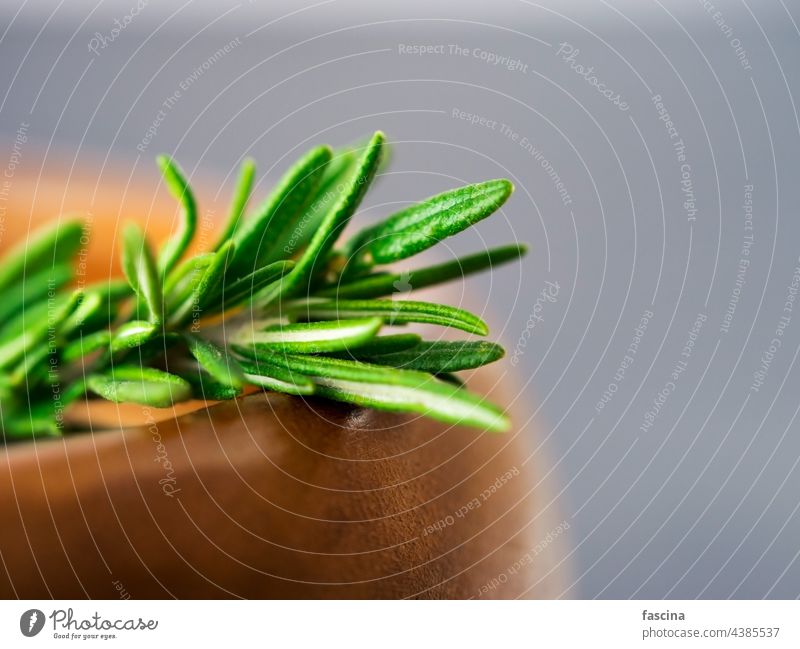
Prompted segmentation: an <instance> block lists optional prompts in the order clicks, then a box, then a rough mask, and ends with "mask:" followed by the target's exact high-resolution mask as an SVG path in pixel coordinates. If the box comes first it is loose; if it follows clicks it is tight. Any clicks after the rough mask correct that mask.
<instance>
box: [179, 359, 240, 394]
mask: <svg viewBox="0 0 800 649" xmlns="http://www.w3.org/2000/svg"><path fill="white" fill-rule="evenodd" d="M180 376H181V378H183V379H186V381H188V382H189V383H190V384H191V386H192V397H194V398H195V399H205V400H206V401H227V400H228V399H235V398H236V397H238V396H239V395H240V394H241V393H242V389H241V388H238V387H233V386H231V385H225V384H224V383H220V382H219V381H217V380H216V379H214V377H213V376H211V375H210V374H208V373H207V372H206V371H205V370H203V369H202V368H200V367H197V368H194V369H193V370H184V371H182V372H181V373H180Z"/></svg>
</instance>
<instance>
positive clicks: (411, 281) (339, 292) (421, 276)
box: [316, 244, 527, 298]
mask: <svg viewBox="0 0 800 649" xmlns="http://www.w3.org/2000/svg"><path fill="white" fill-rule="evenodd" d="M526 251H527V246H524V245H522V244H514V245H509V246H502V247H499V248H493V249H491V250H486V251H484V252H479V253H475V254H473V255H468V256H466V257H461V258H459V259H454V260H453V261H448V262H445V263H442V264H436V265H435V266H428V267H427V268H419V269H417V270H412V271H406V272H401V273H376V274H374V275H369V276H367V277H363V278H361V279H357V280H354V281H351V282H347V283H344V284H338V285H336V286H329V287H326V288H324V289H321V290H319V291H317V292H316V295H319V296H330V297H337V298H372V297H383V296H385V295H392V294H393V293H402V292H406V291H412V290H418V289H422V288H425V287H427V286H433V285H434V284H441V283H443V282H447V281H450V280H452V279H457V278H463V277H466V276H467V275H471V274H473V273H478V272H480V271H482V270H486V269H492V268H494V267H495V266H499V265H500V264H504V263H506V262H509V261H515V260H517V259H519V258H520V257H522V256H523V255H524V254H525V252H526Z"/></svg>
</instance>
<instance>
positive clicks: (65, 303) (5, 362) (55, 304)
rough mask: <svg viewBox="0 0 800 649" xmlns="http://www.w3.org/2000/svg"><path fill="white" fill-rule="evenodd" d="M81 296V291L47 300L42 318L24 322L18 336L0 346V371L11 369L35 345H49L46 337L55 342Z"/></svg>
mask: <svg viewBox="0 0 800 649" xmlns="http://www.w3.org/2000/svg"><path fill="white" fill-rule="evenodd" d="M82 296H83V293H82V292H81V291H74V292H73V293H72V294H71V295H60V296H58V297H57V298H54V299H53V300H47V301H46V302H45V303H44V306H45V309H44V312H43V313H42V317H38V318H36V319H34V320H31V321H30V322H26V323H25V327H24V329H23V330H22V331H21V333H20V334H19V335H18V336H15V337H13V338H11V339H9V340H7V341H5V342H3V343H2V344H0V369H2V368H9V367H11V366H12V365H14V364H15V363H16V362H17V361H18V360H19V359H20V358H22V357H23V356H24V355H25V354H26V353H28V352H29V351H30V350H32V349H33V348H34V347H36V346H37V345H48V344H50V342H49V341H48V336H50V337H51V338H52V340H53V341H55V340H57V339H58V334H59V328H60V327H61V325H62V324H63V322H64V321H65V320H66V319H67V317H68V316H69V315H70V314H71V313H72V312H73V311H74V310H75V308H76V307H77V306H78V304H79V303H80V301H81V299H82Z"/></svg>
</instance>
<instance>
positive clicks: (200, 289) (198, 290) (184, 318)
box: [169, 240, 236, 326]
mask: <svg viewBox="0 0 800 649" xmlns="http://www.w3.org/2000/svg"><path fill="white" fill-rule="evenodd" d="M235 245H236V244H235V243H234V242H233V240H228V241H226V242H225V243H223V244H222V246H220V248H219V250H217V252H215V253H214V258H213V259H212V260H211V262H210V263H209V264H208V266H207V267H206V269H205V271H204V272H203V273H202V275H201V276H200V279H199V281H198V282H197V283H196V284H195V285H194V287H193V288H192V292H191V294H190V295H189V297H188V298H186V300H185V301H184V302H183V303H182V304H181V305H180V306H178V307H177V308H176V309H175V312H174V313H173V314H172V315H171V316H170V318H169V324H170V325H172V326H180V325H182V324H184V323H186V322H188V321H189V320H190V319H191V318H197V319H199V318H200V317H201V316H202V304H203V302H204V301H205V300H207V299H208V297H209V296H210V295H213V294H214V293H215V292H216V291H217V290H218V289H219V287H220V286H222V285H223V282H224V279H225V272H226V269H227V267H228V263H229V262H230V260H231V259H232V258H233V256H234V255H235V254H236V252H235Z"/></svg>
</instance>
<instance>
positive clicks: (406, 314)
mask: <svg viewBox="0 0 800 649" xmlns="http://www.w3.org/2000/svg"><path fill="white" fill-rule="evenodd" d="M283 311H284V313H286V314H287V315H293V316H295V317H297V318H301V319H307V320H321V319H334V318H373V317H377V318H383V319H384V320H385V321H386V324H389V325H391V324H405V323H407V322H420V323H427V324H434V325H440V326H442V327H454V328H456V329H461V330H462V331H466V332H469V333H473V334H478V335H480V336H485V335H486V334H487V333H489V328H488V327H487V326H486V323H485V322H484V321H483V320H481V319H480V318H479V317H478V316H476V315H473V314H472V313H470V312H469V311H464V310H463V309H457V308H456V307H452V306H447V305H445V304H435V303H432V302H418V301H412V300H328V299H325V298H308V299H306V300H296V301H293V302H289V303H286V304H285V305H283Z"/></svg>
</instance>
